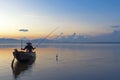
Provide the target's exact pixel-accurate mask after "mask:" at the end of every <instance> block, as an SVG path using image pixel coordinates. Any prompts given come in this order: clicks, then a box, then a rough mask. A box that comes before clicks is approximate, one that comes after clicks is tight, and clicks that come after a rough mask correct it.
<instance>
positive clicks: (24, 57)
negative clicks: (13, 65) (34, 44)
mask: <svg viewBox="0 0 120 80" xmlns="http://www.w3.org/2000/svg"><path fill="white" fill-rule="evenodd" d="M13 56H14V57H15V58H16V59H17V60H18V61H19V62H30V61H34V60H35V59H36V53H35V52H23V51H14V52H13Z"/></svg>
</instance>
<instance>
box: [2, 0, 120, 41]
mask: <svg viewBox="0 0 120 80" xmlns="http://www.w3.org/2000/svg"><path fill="white" fill-rule="evenodd" d="M119 4H120V0H0V38H22V37H27V38H31V39H33V38H39V37H44V36H46V35H48V34H49V33H50V32H51V31H53V30H54V29H55V28H56V27H58V29H57V30H56V31H55V32H54V33H53V34H52V35H59V34H60V33H64V35H70V34H72V33H74V32H75V33H78V34H80V35H94V36H95V35H99V34H105V33H111V32H112V31H113V30H116V29H119V27H120V26H119V25H120V5H119ZM20 29H26V30H28V31H26V32H22V31H20Z"/></svg>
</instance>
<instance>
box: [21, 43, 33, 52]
mask: <svg viewBox="0 0 120 80" xmlns="http://www.w3.org/2000/svg"><path fill="white" fill-rule="evenodd" d="M26 44H27V45H26V46H25V48H21V49H22V50H26V52H33V50H34V49H35V48H33V46H32V43H31V42H27V43H26Z"/></svg>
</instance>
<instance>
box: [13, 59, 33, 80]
mask: <svg viewBox="0 0 120 80" xmlns="http://www.w3.org/2000/svg"><path fill="white" fill-rule="evenodd" d="M33 63H34V61H33V62H29V63H20V62H16V63H15V64H11V68H12V71H13V75H14V78H15V80H17V78H18V77H20V76H19V75H20V74H24V73H25V72H26V71H27V70H29V71H30V68H32V64H33Z"/></svg>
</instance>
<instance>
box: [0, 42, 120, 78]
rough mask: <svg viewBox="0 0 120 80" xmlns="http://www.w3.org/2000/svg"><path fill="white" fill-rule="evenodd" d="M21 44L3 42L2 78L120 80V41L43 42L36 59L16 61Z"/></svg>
mask: <svg viewBox="0 0 120 80" xmlns="http://www.w3.org/2000/svg"><path fill="white" fill-rule="evenodd" d="M16 47H17V48H19V47H20V46H19V45H15V44H14V45H4V44H1V45H0V80H120V44H42V45H41V46H39V48H37V49H36V53H37V57H36V60H35V62H33V63H28V64H21V63H18V62H17V61H16V60H15V62H14V65H13V67H14V70H13V69H12V68H11V62H12V59H13V55H12V52H13V50H14V48H16Z"/></svg>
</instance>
